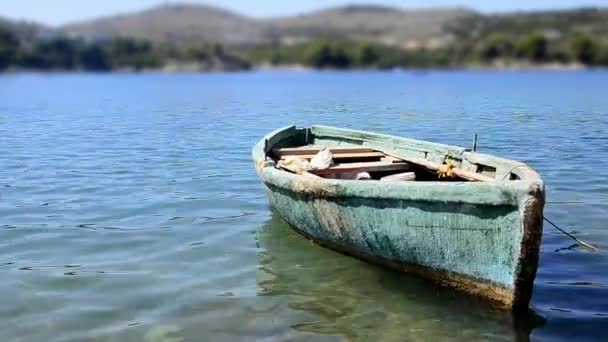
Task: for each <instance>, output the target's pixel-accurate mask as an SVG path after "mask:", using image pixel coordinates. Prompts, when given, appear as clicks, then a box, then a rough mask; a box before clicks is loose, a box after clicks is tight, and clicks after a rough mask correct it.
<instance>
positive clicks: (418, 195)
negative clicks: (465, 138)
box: [253, 126, 544, 207]
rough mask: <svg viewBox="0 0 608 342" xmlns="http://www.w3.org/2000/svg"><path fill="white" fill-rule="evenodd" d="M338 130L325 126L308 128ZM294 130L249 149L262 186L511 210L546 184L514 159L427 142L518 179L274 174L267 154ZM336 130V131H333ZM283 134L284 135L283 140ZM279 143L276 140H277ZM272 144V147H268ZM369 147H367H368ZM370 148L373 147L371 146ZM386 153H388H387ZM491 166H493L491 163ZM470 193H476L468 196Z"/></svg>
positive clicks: (275, 134) (290, 128)
mask: <svg viewBox="0 0 608 342" xmlns="http://www.w3.org/2000/svg"><path fill="white" fill-rule="evenodd" d="M312 127H313V128H314V127H322V128H331V129H337V128H333V127H328V126H312ZM295 129H296V127H295V126H287V127H284V128H281V129H278V130H276V131H274V132H272V133H270V134H268V135H266V136H265V137H264V138H263V139H262V140H260V142H258V143H257V144H256V146H255V147H254V149H253V158H254V160H255V161H256V165H257V170H258V173H259V174H260V176H261V177H262V179H263V181H264V182H265V183H269V184H272V185H274V186H277V187H279V188H284V189H287V190H291V191H294V192H300V193H309V194H313V195H315V194H316V195H318V196H322V197H361V198H383V199H394V200H412V201H419V200H421V201H439V202H456V203H470V204H488V205H513V206H518V207H519V206H521V205H522V204H523V201H525V200H526V199H527V198H528V196H530V195H533V194H536V193H537V192H538V189H543V191H544V183H543V181H542V180H541V178H540V175H539V174H538V173H537V172H536V171H534V170H533V169H532V168H530V167H529V166H528V165H527V164H524V163H520V162H517V161H514V160H509V159H504V158H500V157H496V156H493V155H487V154H481V153H476V152H467V151H465V150H464V149H463V148H460V147H456V146H450V145H442V144H437V143H432V142H431V143H429V144H431V145H432V146H434V147H436V148H443V149H445V150H446V151H447V150H456V151H458V150H462V151H465V152H463V154H462V156H463V158H466V159H468V160H472V161H474V162H475V163H485V164H486V165H489V166H493V165H496V163H503V164H507V165H510V166H511V167H512V168H514V169H516V170H517V171H518V172H519V173H518V176H519V177H522V178H521V179H518V180H508V181H507V180H505V181H500V180H497V181H494V182H465V181H463V182H440V181H429V182H382V181H378V180H367V181H365V182H362V181H356V180H341V179H327V178H309V177H307V176H304V175H298V174H295V173H291V172H288V171H285V170H281V169H278V168H277V167H276V162H275V161H274V160H272V159H270V158H266V153H265V152H264V151H265V150H271V149H272V147H273V145H275V144H276V143H278V142H279V141H281V140H283V139H284V138H286V137H290V136H291V135H289V134H286V133H288V132H289V131H293V132H294V133H295ZM337 130H340V129H337ZM345 131H351V132H355V133H363V134H373V135H376V133H369V132H364V131H356V130H345ZM282 135H285V136H284V137H282ZM378 136H381V137H385V138H398V139H400V140H401V139H402V140H403V141H404V143H407V142H410V141H413V142H415V143H418V144H423V143H426V142H425V141H421V140H413V139H408V138H401V137H395V136H390V135H384V134H378ZM281 137H282V139H278V141H274V140H276V139H277V138H281ZM269 142H270V143H271V145H270V146H266V145H267V144H269ZM366 146H368V145H366ZM369 146H370V147H374V146H373V145H369ZM387 150H388V149H387ZM492 161H494V162H496V163H492ZM471 194H478V195H477V196H471Z"/></svg>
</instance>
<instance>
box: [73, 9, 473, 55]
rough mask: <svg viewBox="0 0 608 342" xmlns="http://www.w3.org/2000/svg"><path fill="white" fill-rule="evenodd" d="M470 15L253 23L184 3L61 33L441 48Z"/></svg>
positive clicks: (423, 13)
mask: <svg viewBox="0 0 608 342" xmlns="http://www.w3.org/2000/svg"><path fill="white" fill-rule="evenodd" d="M474 16H475V13H474V12H472V11H469V10H465V9H460V8H443V9H431V10H408V11H405V10H400V9H396V8H391V7H380V6H346V7H338V8H333V9H327V10H322V11H318V12H313V13H309V14H303V15H298V16H292V17H282V18H273V19H266V20H257V19H252V18H248V17H245V16H241V15H238V14H236V13H232V12H229V11H226V10H223V9H218V8H215V7H210V6H203V5H185V4H182V5H165V6H160V7H156V8H152V9H149V10H145V11H142V12H137V13H131V14H125V15H119V16H112V17H106V18H100V19H96V20H92V21H84V22H80V23H74V24H70V25H67V26H65V27H63V28H62V30H64V31H66V32H68V33H71V34H75V35H80V36H86V37H90V38H99V37H107V36H117V35H120V36H129V37H135V38H142V39H148V40H151V41H154V42H175V43H189V42H197V41H208V42H221V43H223V44H225V45H232V46H234V45H264V44H271V43H294V42H302V41H307V40H312V39H315V38H319V37H336V38H346V39H353V40H377V41H379V42H382V43H385V44H389V45H396V46H408V47H419V46H421V45H422V46H424V45H427V44H430V45H433V44H439V45H441V44H443V43H444V42H445V41H446V40H449V39H450V35H448V34H446V31H445V30H444V26H446V25H447V24H448V23H450V22H454V21H455V20H459V19H460V20H464V19H467V18H470V17H474Z"/></svg>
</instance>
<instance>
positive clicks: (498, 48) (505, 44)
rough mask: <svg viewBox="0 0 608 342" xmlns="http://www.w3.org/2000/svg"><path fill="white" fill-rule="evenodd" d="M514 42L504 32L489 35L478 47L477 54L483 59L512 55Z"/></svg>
mask: <svg viewBox="0 0 608 342" xmlns="http://www.w3.org/2000/svg"><path fill="white" fill-rule="evenodd" d="M514 45H515V44H514V43H513V40H512V39H511V37H510V36H508V35H506V34H499V33H497V34H492V35H490V36H489V37H488V38H487V39H486V40H485V41H484V42H482V43H481V45H480V46H479V48H478V51H477V55H478V57H479V58H480V59H482V60H484V61H492V60H494V59H497V58H510V57H513V54H514V51H515V46H514Z"/></svg>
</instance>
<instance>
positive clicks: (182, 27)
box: [62, 5, 267, 45]
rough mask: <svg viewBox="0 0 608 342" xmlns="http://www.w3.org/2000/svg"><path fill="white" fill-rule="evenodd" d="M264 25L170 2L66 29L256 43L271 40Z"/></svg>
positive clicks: (161, 38) (216, 10)
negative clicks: (264, 29) (170, 3)
mask: <svg viewBox="0 0 608 342" xmlns="http://www.w3.org/2000/svg"><path fill="white" fill-rule="evenodd" d="M262 26H263V25H261V24H260V23H259V22H258V21H255V20H253V19H249V18H247V17H244V16H241V15H238V14H235V13H232V12H229V11H226V10H223V9H219V8H215V7H211V6H203V5H167V6H161V7H156V8H152V9H149V10H145V11H142V12H137V13H130V14H124V15H119V16H112V17H106V18H99V19H96V20H92V21H84V22H79V23H74V24H71V25H67V26H65V27H63V28H62V30H63V31H65V32H68V33H70V34H75V35H80V36H85V37H88V38H93V39H95V38H98V39H103V38H106V37H109V36H125V37H133V38H139V39H146V40H150V41H152V42H155V43H160V42H174V43H178V44H179V43H191V42H201V41H206V42H221V43H223V44H225V45H244V44H245V45H249V44H251V45H256V44H261V43H264V42H266V41H267V37H265V36H264V33H263V27H262Z"/></svg>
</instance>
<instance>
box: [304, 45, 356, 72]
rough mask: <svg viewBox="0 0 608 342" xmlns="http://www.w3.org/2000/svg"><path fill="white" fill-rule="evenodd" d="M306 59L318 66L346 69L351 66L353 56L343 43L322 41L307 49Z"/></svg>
mask: <svg viewBox="0 0 608 342" xmlns="http://www.w3.org/2000/svg"><path fill="white" fill-rule="evenodd" d="M305 61H306V63H307V64H308V65H311V66H314V67H316V68H338V69H344V68H348V67H350V66H351V64H352V61H353V58H352V56H351V55H349V53H348V51H347V50H346V49H345V47H344V46H342V45H341V44H337V43H332V42H328V41H320V42H316V43H314V44H313V45H311V46H310V47H309V48H308V49H307V52H306V58H305Z"/></svg>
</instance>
